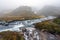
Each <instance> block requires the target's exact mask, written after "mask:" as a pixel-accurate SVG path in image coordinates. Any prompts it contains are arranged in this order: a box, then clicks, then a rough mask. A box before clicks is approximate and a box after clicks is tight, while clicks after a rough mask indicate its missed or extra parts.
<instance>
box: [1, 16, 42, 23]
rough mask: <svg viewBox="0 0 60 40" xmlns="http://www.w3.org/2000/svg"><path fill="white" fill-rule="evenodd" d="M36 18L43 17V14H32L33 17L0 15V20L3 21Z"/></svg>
mask: <svg viewBox="0 0 60 40" xmlns="http://www.w3.org/2000/svg"><path fill="white" fill-rule="evenodd" d="M36 18H41V16H31V17H22V16H7V17H6V16H5V17H0V20H2V21H6V22H9V21H13V20H29V19H36Z"/></svg>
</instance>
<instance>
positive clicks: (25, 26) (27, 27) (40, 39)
mask: <svg viewBox="0 0 60 40" xmlns="http://www.w3.org/2000/svg"><path fill="white" fill-rule="evenodd" d="M54 18H56V17H54V16H48V17H45V18H40V19H32V20H24V21H14V22H11V23H5V25H0V32H2V31H7V30H10V31H17V32H22V33H23V35H24V38H25V40H56V38H55V36H54V35H52V34H49V33H47V32H40V31H39V30H37V29H35V28H34V25H33V24H34V23H38V22H42V21H45V20H50V19H54ZM0 23H4V22H0ZM6 24H8V25H6Z"/></svg>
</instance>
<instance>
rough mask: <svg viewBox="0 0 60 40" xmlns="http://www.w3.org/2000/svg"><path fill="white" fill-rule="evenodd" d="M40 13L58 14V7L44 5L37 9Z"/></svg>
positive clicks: (59, 12)
mask: <svg viewBox="0 0 60 40" xmlns="http://www.w3.org/2000/svg"><path fill="white" fill-rule="evenodd" d="M38 13H39V14H40V15H46V16H49V15H54V16H57V15H60V7H55V6H45V7H44V8H42V9H41V10H39V12H38Z"/></svg>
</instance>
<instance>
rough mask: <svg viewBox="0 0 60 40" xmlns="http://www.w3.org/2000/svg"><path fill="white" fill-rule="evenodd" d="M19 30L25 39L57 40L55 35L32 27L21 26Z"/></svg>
mask: <svg viewBox="0 0 60 40" xmlns="http://www.w3.org/2000/svg"><path fill="white" fill-rule="evenodd" d="M20 30H21V31H20V32H22V33H23V35H24V38H25V40H57V38H56V36H55V35H53V34H50V33H48V32H42V31H39V30H37V29H35V28H33V27H27V28H25V27H22V28H20Z"/></svg>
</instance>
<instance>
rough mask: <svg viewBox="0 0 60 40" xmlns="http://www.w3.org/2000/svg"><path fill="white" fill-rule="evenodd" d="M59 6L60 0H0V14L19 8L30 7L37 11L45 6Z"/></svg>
mask: <svg viewBox="0 0 60 40" xmlns="http://www.w3.org/2000/svg"><path fill="white" fill-rule="evenodd" d="M59 4H60V0H0V12H1V11H5V10H13V9H16V8H18V7H20V6H30V7H33V8H35V9H37V10H38V9H41V8H43V7H44V6H46V5H51V6H59ZM59 7H60V6H59Z"/></svg>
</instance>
